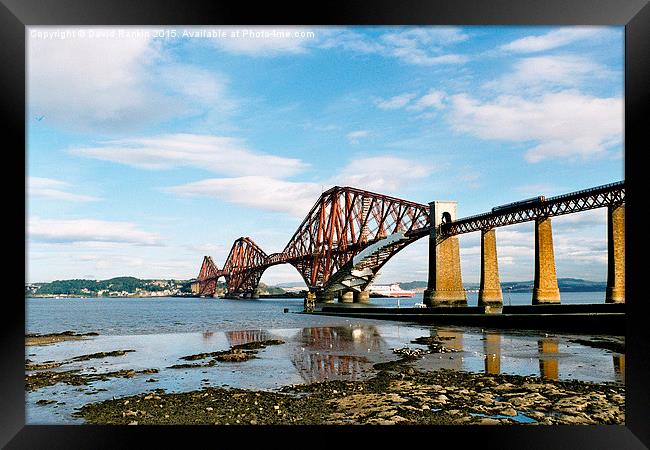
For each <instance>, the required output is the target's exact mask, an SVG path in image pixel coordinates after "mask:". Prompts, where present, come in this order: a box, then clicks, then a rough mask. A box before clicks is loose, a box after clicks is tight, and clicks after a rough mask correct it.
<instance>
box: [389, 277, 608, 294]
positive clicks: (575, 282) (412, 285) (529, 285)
mask: <svg viewBox="0 0 650 450" xmlns="http://www.w3.org/2000/svg"><path fill="white" fill-rule="evenodd" d="M557 284H558V286H559V288H560V291H562V292H602V291H605V289H606V288H607V283H606V282H604V281H588V280H581V279H579V278H558V280H557ZM399 285H400V287H401V288H402V289H411V290H413V289H422V288H425V289H426V287H427V282H426V281H409V282H407V283H399ZM464 287H465V289H473V290H475V289H478V288H479V287H480V284H479V283H465V285H464ZM501 289H502V290H503V291H504V292H505V291H508V292H532V291H533V281H532V280H531V281H508V282H503V283H501Z"/></svg>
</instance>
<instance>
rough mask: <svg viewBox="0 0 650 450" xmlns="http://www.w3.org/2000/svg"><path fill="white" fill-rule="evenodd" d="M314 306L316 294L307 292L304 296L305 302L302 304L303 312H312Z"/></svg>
mask: <svg viewBox="0 0 650 450" xmlns="http://www.w3.org/2000/svg"><path fill="white" fill-rule="evenodd" d="M315 306H316V294H315V293H314V292H311V291H307V293H306V294H305V302H304V308H303V309H304V311H305V312H312V311H313V310H314V307H315Z"/></svg>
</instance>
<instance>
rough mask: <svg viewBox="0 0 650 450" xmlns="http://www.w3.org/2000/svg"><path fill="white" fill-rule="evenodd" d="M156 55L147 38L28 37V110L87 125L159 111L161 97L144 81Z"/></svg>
mask: <svg viewBox="0 0 650 450" xmlns="http://www.w3.org/2000/svg"><path fill="white" fill-rule="evenodd" d="M39 28H40V27H39ZM75 30H78V29H75ZM84 30H86V32H88V31H89V29H84ZM159 56H160V55H159V50H158V48H156V47H155V46H154V45H152V41H151V39H150V38H128V39H127V38H103V39H102V38H98V39H90V38H86V39H83V38H70V39H65V40H59V39H38V38H35V37H31V38H29V39H28V52H27V64H28V65H27V69H28V70H27V74H28V100H29V106H30V110H31V113H32V114H38V115H45V120H47V121H48V122H54V123H59V124H61V123H63V124H73V125H75V126H85V127H88V128H93V127H103V128H116V127H120V128H121V127H124V126H129V125H130V124H135V123H142V121H143V120H144V118H150V117H151V116H152V115H155V116H159V113H157V112H156V111H160V110H163V109H162V108H161V107H162V106H164V103H165V102H164V98H163V97H161V96H160V95H157V94H156V93H155V92H154V91H153V90H151V89H149V88H148V87H147V85H146V84H145V80H146V74H147V68H149V67H150V66H151V65H152V64H153V62H154V61H155V60H156V59H158V58H159Z"/></svg>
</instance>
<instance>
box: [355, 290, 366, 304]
mask: <svg viewBox="0 0 650 450" xmlns="http://www.w3.org/2000/svg"><path fill="white" fill-rule="evenodd" d="M354 303H370V291H361V292H355V293H354Z"/></svg>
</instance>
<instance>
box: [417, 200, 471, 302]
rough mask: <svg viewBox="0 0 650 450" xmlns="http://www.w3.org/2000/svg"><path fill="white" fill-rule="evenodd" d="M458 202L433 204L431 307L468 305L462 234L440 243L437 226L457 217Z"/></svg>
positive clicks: (427, 293)
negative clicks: (461, 242) (464, 286)
mask: <svg viewBox="0 0 650 450" xmlns="http://www.w3.org/2000/svg"><path fill="white" fill-rule="evenodd" d="M456 206H457V202H443V201H434V202H431V203H429V214H430V216H431V218H432V219H433V225H434V227H433V229H432V230H431V234H430V235H429V280H428V286H427V289H426V290H425V291H424V303H425V304H426V305H427V306H467V295H466V293H465V289H463V282H462V278H461V273H460V245H459V242H458V237H456V236H451V237H448V238H445V239H443V240H441V241H440V242H437V237H438V236H437V229H438V227H439V226H440V224H441V223H442V220H443V215H444V216H445V218H446V220H447V221H449V220H451V221H454V220H456Z"/></svg>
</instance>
